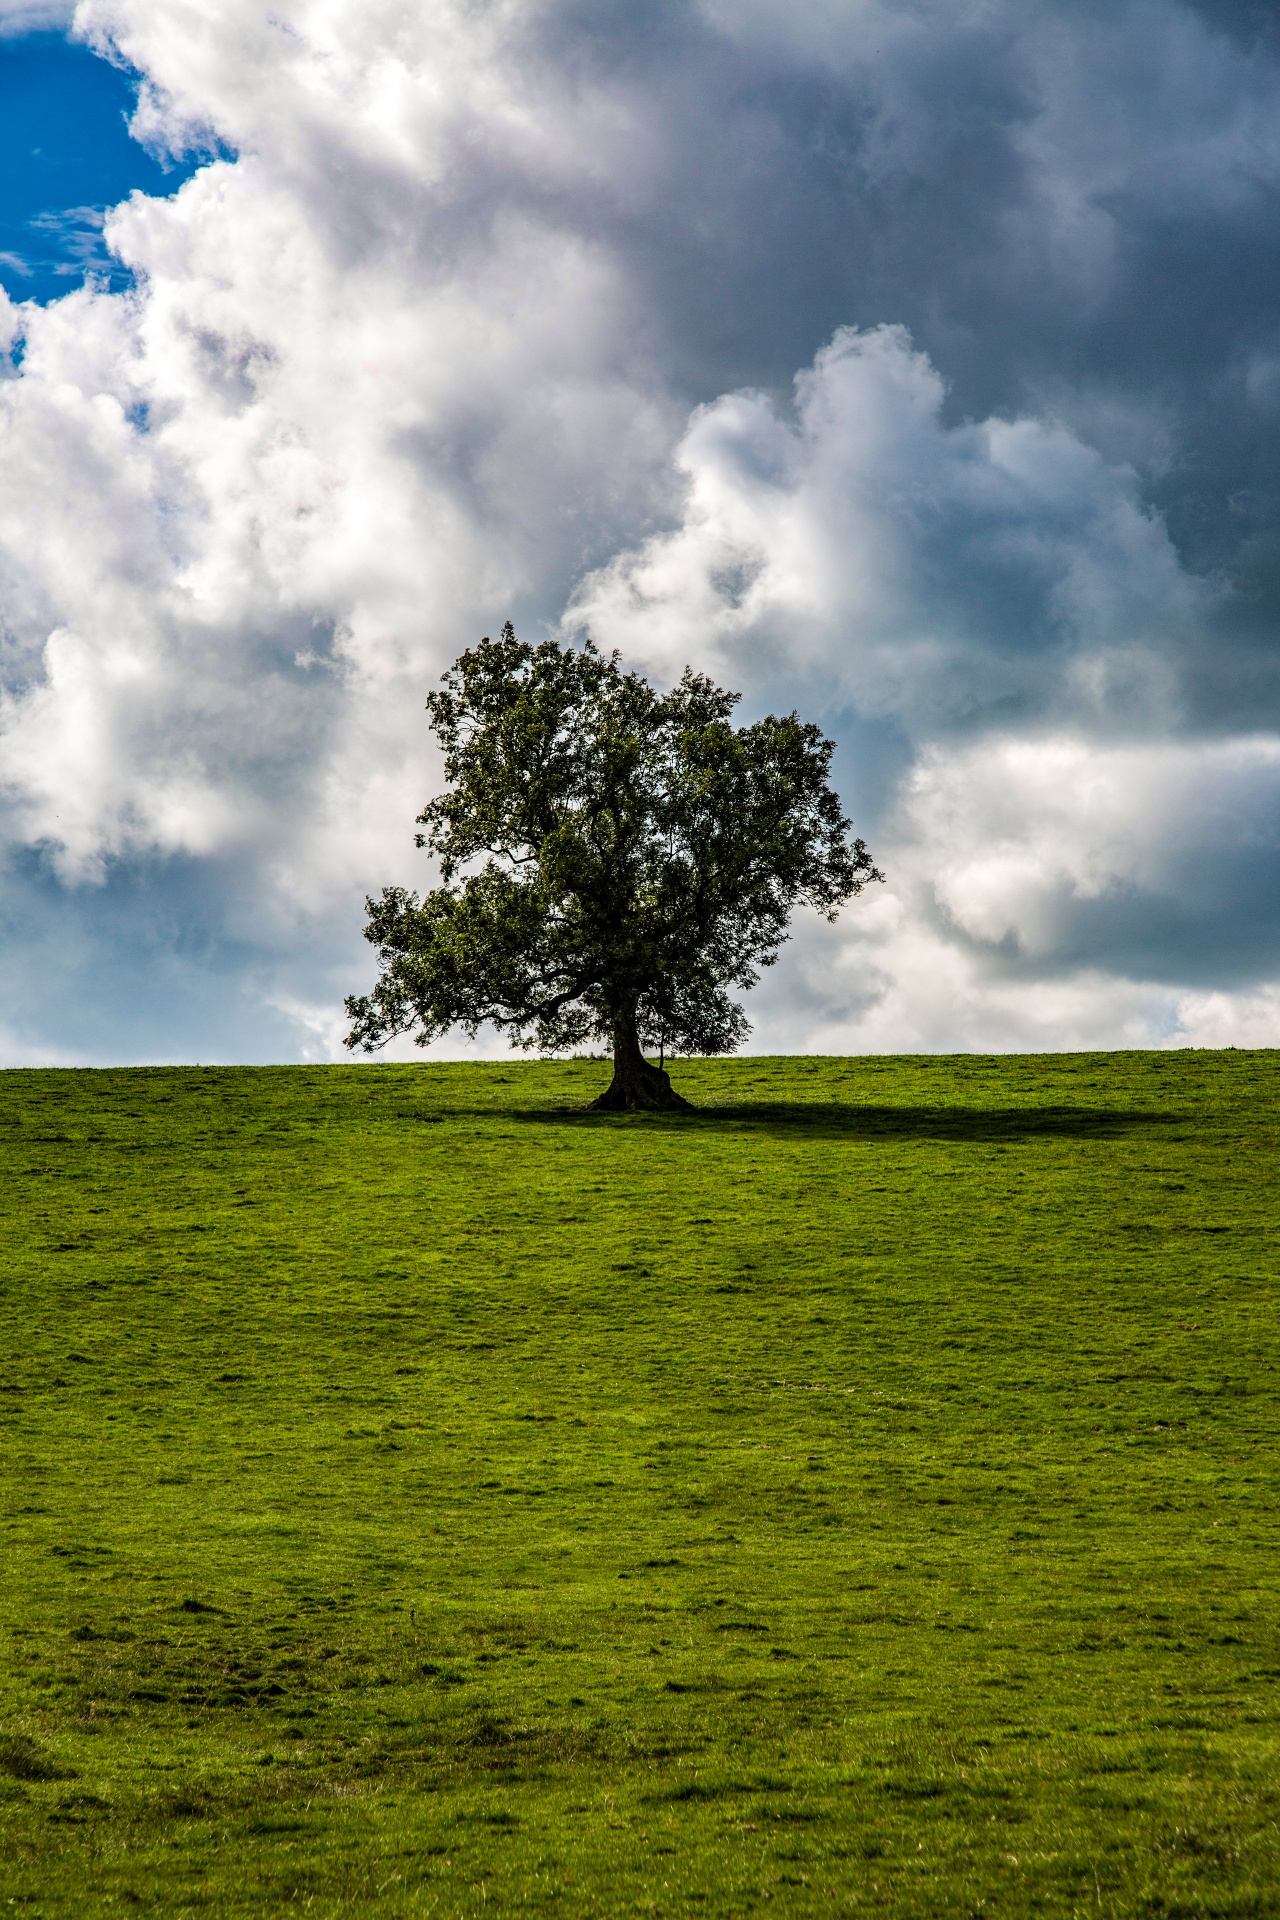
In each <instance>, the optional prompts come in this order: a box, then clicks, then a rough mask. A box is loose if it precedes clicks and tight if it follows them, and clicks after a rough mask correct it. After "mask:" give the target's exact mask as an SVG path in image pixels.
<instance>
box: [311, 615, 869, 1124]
mask: <svg viewBox="0 0 1280 1920" xmlns="http://www.w3.org/2000/svg"><path fill="white" fill-rule="evenodd" d="M739 697H740V696H739V695H737V694H736V693H727V692H725V691H724V690H723V689H722V688H720V687H717V686H716V685H715V684H714V683H713V682H712V681H711V680H709V679H708V678H707V677H706V676H705V675H704V674H699V673H693V672H692V671H690V670H688V669H686V671H685V673H684V675H683V676H682V678H681V679H680V681H679V683H678V684H677V685H676V686H674V687H673V688H672V689H671V690H670V691H669V692H667V693H660V692H658V691H656V690H655V689H654V688H653V687H651V686H650V685H649V684H648V682H647V681H646V680H644V679H643V678H642V677H641V676H640V675H639V674H636V673H629V672H626V671H624V670H623V668H622V667H621V666H620V665H619V662H618V656H617V655H616V654H613V655H611V656H606V655H603V654H601V653H599V652H598V651H597V650H596V649H595V648H594V647H593V646H592V645H591V644H590V643H588V644H587V645H586V646H585V647H584V648H583V649H582V650H580V651H578V650H575V649H571V648H567V647H562V646H559V645H557V644H556V643H555V642H554V641H544V642H543V643H542V644H540V645H538V646H528V645H526V644H525V643H524V642H522V641H520V640H518V639H517V638H516V635H515V633H514V631H513V629H512V627H511V625H510V623H508V624H507V625H506V626H505V627H504V628H503V631H502V635H501V637H500V638H499V639H498V640H491V639H488V638H486V639H484V640H482V641H481V642H480V644H479V646H477V647H473V648H471V649H469V650H468V651H467V652H466V653H464V654H463V655H462V657H461V659H459V660H458V661H457V662H456V664H455V665H454V666H453V667H452V668H451V669H450V670H449V671H448V672H447V673H446V674H445V675H444V676H443V681H442V685H441V688H440V690H439V691H438V692H435V693H433V694H431V696H430V697H429V699H428V701H427V710H428V712H429V714H430V716H431V726H432V729H433V731H434V732H435V734H436V736H437V738H438V739H439V741H440V743H441V746H442V747H443V749H444V770H445V780H446V789H445V791H444V792H443V793H442V794H440V795H439V797H438V798H437V799H435V800H432V801H431V802H430V803H429V804H428V805H427V807H426V808H425V809H424V811H423V812H422V813H421V814H420V815H419V816H418V825H419V827H420V828H421V829H422V831H421V832H419V833H418V835H417V836H416V839H417V845H418V846H419V847H425V848H427V849H428V850H429V851H430V852H431V853H433V854H434V855H435V857H436V859H437V862H438V865H439V874H440V881H441V884H440V885H439V886H438V887H436V888H435V889H434V890H433V891H431V892H429V893H427V894H425V895H424V896H423V897H422V898H421V899H419V897H418V895H417V894H415V893H412V892H409V891H408V890H406V889H405V888H403V887H388V888H386V889H384V891H383V893H382V896H381V898H380V899H377V900H373V899H370V900H368V901H367V902H366V905H367V909H368V916H369V917H368V924H367V926H366V928H365V938H366V939H367V940H369V941H370V942H371V943H372V944H373V945H374V946H376V947H377V949H378V959H379V966H380V973H379V979H378V982H377V985H376V986H375V988H374V990H373V992H372V993H370V994H367V995H361V996H359V997H354V996H353V997H352V998H350V999H348V1001H347V1012H348V1014H349V1015H350V1018H351V1022H352V1025H351V1031H350V1033H349V1034H348V1036H347V1042H346V1044H347V1045H348V1046H349V1047H352V1048H355V1047H361V1048H364V1049H365V1050H366V1051H372V1050H373V1049H374V1048H375V1047H378V1046H381V1045H383V1044H384V1043H385V1042H386V1041H387V1040H389V1039H391V1038H392V1037H393V1036H394V1035H397V1034H402V1033H410V1032H412V1033H413V1034H414V1035H415V1038H416V1039H417V1041H418V1043H419V1044H420V1045H425V1044H426V1042H427V1041H428V1040H431V1039H433V1038H435V1037H437V1036H439V1035H442V1034H444V1033H446V1032H447V1031H449V1029H451V1028H454V1027H457V1028H461V1029H462V1030H463V1031H464V1032H467V1033H471V1034H474V1033H475V1032H476V1031H477V1030H478V1029H479V1028H480V1027H481V1026H484V1025H488V1024H491V1025H493V1026H495V1027H498V1028H499V1029H501V1030H503V1031H505V1032H506V1033H507V1034H508V1035H509V1036H510V1037H511V1041H512V1044H513V1045H516V1046H523V1047H529V1048H537V1049H538V1051H539V1052H544V1053H553V1052H559V1051H561V1050H563V1049H565V1048H567V1047H573V1046H579V1045H581V1044H583V1043H584V1042H591V1041H595V1042H599V1041H604V1042H605V1043H606V1044H607V1045H608V1046H609V1047H610V1048H611V1049H612V1052H613V1060H614V1077H613V1083H612V1085H611V1086H610V1087H609V1089H608V1091H607V1092H605V1093H603V1094H602V1095H601V1096H600V1098H599V1099H598V1100H597V1101H595V1102H594V1103H593V1104H594V1105H595V1106H596V1107H600V1108H634V1107H653V1108H661V1107H677V1106H684V1105H686V1104H687V1103H686V1102H685V1101H683V1100H682V1099H681V1098H680V1096H679V1095H678V1094H676V1093H675V1092H674V1091H673V1089H672V1087H671V1084H670V1079H669V1076H668V1075H667V1073H666V1072H665V1070H664V1069H663V1068H662V1067H654V1066H652V1065H651V1064H650V1063H649V1062H648V1061H647V1060H646V1059H645V1057H644V1054H645V1051H646V1050H653V1049H662V1050H663V1051H665V1052H671V1053H698V1054H705V1053H729V1052H732V1051H733V1050H734V1049H735V1048H736V1047H737V1046H738V1045H739V1044H740V1043H741V1041H742V1040H743V1039H744V1038H745V1036H746V1034H747V1033H748V1032H749V1031H750V1028H749V1024H748V1022H747V1019H746V1016H745V1014H744V1013H743V1010H742V1008H741V1006H739V1005H738V1004H737V1002H736V1001H735V1000H733V999H732V998H731V997H730V993H729V991H728V990H729V989H730V988H737V989H739V990H741V989H745V988H748V987H750V986H752V985H753V984H754V983H755V981H756V980H757V978H758V977H759V969H760V968H761V967H767V966H772V964H773V963H774V961H775V960H776V958H777V955H778V950H779V948H780V946H781V945H782V942H783V941H784V940H785V939H786V937H787V925H788V921H789V919H790V917H791V914H792V912H793V911H794V910H795V908H796V907H798V906H803V905H807V906H811V907H814V908H816V909H817V911H818V912H819V913H822V914H824V915H825V916H826V918H827V919H829V920H834V919H835V917H836V913H837V910H838V909H839V907H840V906H841V905H843V904H844V903H845V902H846V901H848V900H850V899H852V898H853V897H854V895H855V894H857V893H859V892H861V890H862V888H863V887H864V886H865V885H866V884H867V882H868V881H870V880H879V879H881V878H882V875H881V874H880V873H878V872H877V870H876V868H875V867H874V866H873V864H872V860H871V856H870V854H869V853H868V852H867V849H866V847H865V846H864V844H863V842H862V841H861V840H856V839H850V837H849V834H850V823H849V821H848V820H846V818H845V816H844V813H843V811H842V808H841V805H840V801H839V798H838V797H837V795H836V794H835V793H834V792H833V791H832V789H831V787H830V785H829V784H828V774H829V771H830V765H831V755H832V751H833V743H832V742H831V741H830V740H828V739H826V738H824V736H823V735H822V733H821V732H820V731H819V729H818V728H817V727H816V726H813V725H812V724H810V723H807V722H805V721H802V720H800V719H799V718H798V716H797V715H796V714H794V713H791V714H787V715H784V716H783V717H782V718H778V717H777V716H776V715H773V714H770V715H769V716H768V717H767V718H766V719H763V720H758V721H756V722H755V723H754V724H753V725H752V726H746V727H735V726H733V725H732V723H731V718H730V716H731V715H732V713H733V709H734V707H735V706H736V705H737V702H738V699H739Z"/></svg>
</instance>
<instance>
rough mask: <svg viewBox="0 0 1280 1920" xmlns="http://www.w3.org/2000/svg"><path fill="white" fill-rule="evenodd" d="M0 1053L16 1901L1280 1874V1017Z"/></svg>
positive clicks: (926, 1887) (1263, 1890)
mask: <svg viewBox="0 0 1280 1920" xmlns="http://www.w3.org/2000/svg"><path fill="white" fill-rule="evenodd" d="M675 1077H676V1084H677V1086H678V1087H679V1088H680V1089H681V1090H682V1091H684V1092H686V1093H688V1094H689V1095H690V1096H691V1097H692V1098H693V1099H695V1100H696V1101H697V1102H698V1104H699V1107H700V1109H701V1110H700V1111H699V1112H698V1113H697V1114H695V1115H693V1116H689V1117H684V1116H679V1117H676V1116H664V1117H658V1118H654V1117H635V1118H631V1117H620V1118H615V1117H604V1116H596V1115H586V1114H583V1113H582V1112H581V1111H580V1108H581V1106H582V1103H583V1102H584V1101H585V1100H586V1099H588V1098H589V1097H590V1096H591V1094H592V1093H594V1092H596V1091H598V1090H599V1088H600V1087H601V1086H602V1085H603V1084H604V1081H605V1079H607V1069H605V1068H603V1067H601V1066H598V1065H592V1064H590V1063H573V1064H556V1063H552V1064H530V1063H517V1064H511V1065H505V1064H495V1065H492V1066H489V1065H467V1066H453V1065H442V1066H434V1065H423V1066H408V1067H401V1066H360V1067H350V1068H345V1067H327V1068H316V1069H305V1068H280V1069H261V1070H259V1069H212V1070H198V1069H192V1070H148V1071H127V1072H126V1071H121V1072H104V1073H72V1072H53V1071H51V1072H11V1073H7V1074H4V1075H0V1162H2V1164H3V1166H4V1168H5V1175H4V1262H3V1279H2V1282H0V1286H2V1292H0V1311H2V1312H3V1358H2V1361H0V1388H2V1389H3V1391H2V1392H0V1421H2V1423H3V1424H2V1425H0V1474H2V1476H3V1489H2V1492H3V1501H2V1511H3V1534H2V1535H0V1537H2V1538H3V1543H4V1561H3V1567H4V1577H3V1582H2V1583H0V1688H2V1694H0V1769H2V1771H0V1836H2V1837H0V1913H4V1912H8V1911H10V1910H12V1911H13V1912H14V1913H15V1914H21V1915H26V1916H38V1915H41V1914H43V1915H47V1916H52V1915H59V1916H61V1915H82V1914H83V1915H87V1914H100V1913H107V1912H112V1913H125V1912H138V1913H149V1914H155V1915H165V1916H178V1915H199V1916H203V1915H209V1916H224V1915H225V1916H242V1915H243V1916H248V1915H261V1914H265V1913H274V1912H276V1911H280V1912H293V1911H295V1910H296V1911H297V1912H298V1913H300V1914H301V1913H306V1914H309V1915H312V1916H315V1917H316V1920H321V1917H322V1916H326V1915H329V1914H337V1913H349V1912H363V1911H367V1912H369V1913H371V1914H375V1913H376V1914H378V1915H389V1916H395V1915H400V1914H413V1915H419V1914H421V1915H429V1914H430V1915H440V1916H449V1915H464V1914H465V1915H478V1914H482V1913H486V1914H504V1913H525V1912H538V1913H545V1914H551V1915H557V1916H559V1915H565V1916H577V1915H587V1914H592V1915H613V1914H627V1913H641V1914H669V1915H676V1914H680V1915H684V1914H697V1915H705V1916H712V1915H736V1914H746V1913H751V1912H754V1911H757V1910H759V1909H764V1908H767V1909H768V1910H769V1911H772V1912H776V1913H780V1914H787V1915H792V1914H794V1915H817V1914H824V1915H825V1914H836V1913H845V1912H850V1911H868V1912H876V1913H881V1914H885V1915H894V1916H903V1920H907V1917H908V1916H910V1917H911V1920H915V1917H916V1916H925V1915H948V1916H949V1915H966V1916H967V1915H974V1916H978V1915H981V1916H991V1915H1023V1914H1028V1915H1029V1914H1041V1915H1068V1914H1074V1915H1082V1916H1083V1915H1089V1916H1108V1915H1128V1914H1136V1915H1146V1916H1153V1917H1154V1916H1159V1920H1171V1917H1172V1916H1176V1915H1196V1916H1200V1915H1206V1916H1207V1915H1219V1916H1233V1917H1235V1920H1238V1917H1240V1916H1246V1915H1262V1914H1267V1915H1271V1914H1280V1834H1278V1832H1277V1814H1278V1812H1280V1766H1278V1764H1277V1762H1278V1759H1280V1755H1278V1752H1277V1717H1276V1698H1277V1680H1278V1679H1280V1644H1278V1642H1277V1624H1278V1620H1280V1608H1278V1606H1277V1588H1278V1585H1280V1561H1278V1559H1277V1544H1278V1538H1277V1536H1278V1531H1280V1530H1278V1528H1277V1508H1276V1480H1277V1475H1276V1468H1277V1452H1276V1444H1275V1442H1276V1426H1277V1405H1276V1397H1275V1395H1276V1386H1277V1371H1276V1369H1277V1357H1278V1356H1280V1330H1278V1328H1277V1314H1276V1272H1277V1236H1278V1227H1280V1222H1278V1219H1277V1209H1276V1201H1277V1186H1278V1180H1277V1150H1278V1148H1280V1055H1277V1054H1274V1053H1173V1054H1111V1055H1089V1056H1081V1055H1077V1056H1061V1055H1058V1056H1043V1057H1037V1058H1029V1059H1017V1058H1000V1059H980V1058H963V1059H932V1058H926V1059H896V1060H876V1059H857V1060H817V1059H814V1060H800V1059H795V1060H783V1059H773V1060H769V1059H764V1060H761V1059H744V1060H738V1061H732V1062H721V1063H690V1064H682V1065H681V1066H679V1067H678V1068H677V1070H676V1075H675Z"/></svg>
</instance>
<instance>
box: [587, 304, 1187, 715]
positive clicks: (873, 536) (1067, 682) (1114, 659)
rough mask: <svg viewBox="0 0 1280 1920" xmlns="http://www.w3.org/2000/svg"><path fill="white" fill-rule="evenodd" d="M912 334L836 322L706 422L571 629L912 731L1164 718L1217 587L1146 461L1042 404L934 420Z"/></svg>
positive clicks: (711, 411) (926, 371) (938, 415)
mask: <svg viewBox="0 0 1280 1920" xmlns="http://www.w3.org/2000/svg"><path fill="white" fill-rule="evenodd" d="M944 397H945V395H944V387H943V383H942V381H941V379H940V378H939V376H938V374H937V372H936V371H935V369H934V368H933V367H932V366H931V365H930V364H929V362H928V361H927V360H926V359H925V357H924V356H923V355H922V354H920V353H917V352H915V351H914V350H913V348H912V345H911V342H910V340H909V338H908V337H907V335H906V334H905V332H904V331H903V330H902V329H901V328H897V327H879V328H876V329H874V330H872V331H871V332H868V333H856V332H854V331H852V330H850V329H844V330H842V331H841V332H840V333H838V334H837V335H836V337H835V339H834V340H833V341H832V343H831V344H830V345H829V346H828V347H826V348H824V349H823V350H822V352H820V353H819V355H818V356H817V359H816V360H815V362H814V364H813V366H812V368H810V369H808V370H806V371H805V372H803V373H802V374H800V376H799V377H798V378H797V380H796V383H795V406H794V418H793V419H788V418H785V417H784V415H783V411H782V409H781V407H780V406H779V405H777V404H776V403H774V402H773V401H771V400H770V399H769V398H768V397H767V396H765V395H763V394H759V393H750V392H748V393H739V394H732V395H728V396H726V397H725V398H724V399H722V400H718V401H716V402H715V403H714V404H712V405H711V406H708V407H705V408H703V409H701V410H700V411H699V413H698V414H697V415H696V416H695V417H694V420H693V422H692V423H691V425H690V428H689V431H688V432H687V434H686V435H685V437H684V439H683V441H682V442H681V444H680V446H679V449H678V450H677V453H676V456H675V461H676V466H677V468H678V469H679V471H680V473H681V474H682V475H683V476H684V479H685V484H686V500H685V506H684V512H683V516H682V518H681V521H680V524H679V526H678V527H676V528H675V529H673V530H671V531H667V532H663V533H659V534H655V535H653V536H651V537H650V538H649V540H647V541H646V542H645V543H644V545H643V546H642V547H641V548H640V549H639V550H638V551H635V552H631V553H624V554H622V555H619V556H617V557H616V558H615V559H614V560H613V561H611V562H610V564H609V565H608V566H607V567H605V568H603V569H601V570H599V571H598V572H596V573H595V574H593V575H591V576H590V577H589V578H588V579H586V580H585V581H584V582H583V584H582V585H581V587H580V588H579V590H578V593H577V595H576V597H575V600H574V603H573V607H572V609H571V615H570V619H571V622H572V623H574V624H577V625H580V626H582V627H584V628H586V629H587V630H589V631H591V632H592V633H593V634H595V635H596V636H597V638H599V639H602V640H607V641H611V642H612V641H616V642H618V643H619V644H622V645H623V646H625V648H626V650H627V651H628V652H629V653H630V654H632V655H634V656H635V657H637V658H640V659H644V660H646V661H648V662H650V663H652V664H654V665H656V666H659V667H661V668H662V669H664V670H665V671H667V672H668V673H670V672H672V671H677V670H678V666H679V663H680V662H681V661H682V660H684V659H685V658H687V657H690V656H691V655H697V656H698V657H700V658H705V659H708V660H709V662H711V663H713V664H714V665H715V666H716V667H717V669H719V670H724V669H725V668H726V667H728V665H729V664H730V662H732V663H733V665H734V666H735V667H737V666H740V665H742V664H744V663H748V662H749V663H750V666H751V668H752V670H753V671H754V673H755V674H756V675H757V676H760V677H764V678H767V679H768V680H769V681H770V682H773V681H779V682H780V681H782V680H784V679H788V678H794V677H795V676H796V675H797V674H803V675H805V676H806V677H807V678H808V680H809V681H810V683H811V686H812V687H813V689H814V690H815V691H817V690H821V691H822V692H823V693H824V694H825V698H826V703H827V704H828V706H830V707H837V708H838V706H839V705H841V704H844V705H852V706H857V707H859V708H861V709H862V710H863V711H868V712H872V713H876V714H882V715H886V716H892V717H894V718H896V719H898V720H899V721H900V723H901V724H902V725H903V727H904V728H905V729H907V730H908V731H909V732H911V733H913V734H915V735H917V736H919V735H920V734H921V733H925V734H927V733H929V732H931V731H935V730H937V729H939V728H942V729H947V728H953V727H957V726H974V725H982V724H990V722H991V721H992V719H993V718H995V717H996V716H1000V717H1001V718H1003V719H1005V720H1006V721H1007V720H1008V719H1009V718H1010V717H1011V716H1012V715H1014V714H1015V713H1016V714H1018V715H1020V716H1021V717H1023V718H1024V719H1026V718H1033V717H1036V716H1040V715H1042V714H1044V713H1045V712H1046V711H1048V712H1054V713H1064V712H1073V713H1085V714H1087V715H1088V716H1089V718H1090V719H1093V720H1096V721H1097V722H1098V723H1099V724H1102V725H1105V726H1114V725H1116V724H1123V723H1126V722H1127V723H1129V724H1133V723H1134V722H1135V721H1136V722H1137V723H1138V724H1151V723H1152V722H1155V723H1157V724H1166V723H1168V721H1169V720H1171V719H1172V718H1173V717H1174V715H1175V712H1176V707H1177V702H1178V686H1177V662H1178V656H1179V653H1180V652H1181V651H1182V649H1183V648H1184V646H1185V645H1186V643H1187V642H1188V640H1189V639H1190V638H1191V637H1192V636H1194V635H1195V634H1196V633H1197V632H1198V631H1199V630H1200V629H1201V628H1202V627H1203V625H1204V622H1205V617H1206V615H1207V613H1208V612H1209V610H1210V609H1211V606H1212V599H1213V596H1212V593H1211V592H1210V591H1209V590H1208V589H1207V588H1206V586H1205V585H1204V583H1202V582H1200V581H1197V580H1195V579H1193V578H1191V577H1190V576H1188V574H1187V573H1186V572H1185V571H1184V570H1183V568H1182V567H1181V566H1180V565H1179V562H1178V558H1177V555H1176V554H1175V552H1174V550H1173V548H1172V545H1171V543H1170V541H1169V538H1168V535H1167V533H1166V531H1165V528H1164V526H1163V525H1162V523H1161V521H1160V520H1159V518H1158V516H1156V515H1154V514H1153V513H1151V512H1150V511H1149V509H1147V508H1146V507H1145V506H1144V504H1143V502H1142V500H1141V497H1140V494H1139V489H1138V485H1137V481H1136V478H1135V475H1134V474H1133V472H1132V470H1129V469H1126V468H1116V467H1113V466H1109V465H1108V464H1107V463H1106V462H1105V461H1104V460H1103V459H1102V457H1101V456H1100V455H1099V454H1098V453H1097V452H1096V451H1095V450H1094V449H1093V448H1091V447H1089V446H1088V445H1086V444H1085V443H1084V442H1083V441H1082V440H1081V439H1080V438H1079V437H1078V436H1077V435H1075V434H1074V433H1072V432H1071V431H1070V430H1069V429H1067V428H1065V427H1063V426H1061V425H1060V424H1058V423H1055V422H1053V421H1051V420H1050V421H1045V420H1038V419H1034V418H1026V417H1023V418H1020V419H1012V420H1010V419H1001V418H999V417H995V418H991V419H987V420H984V421H980V422H968V423H964V424H961V425H956V426H947V425H945V424H944V422H943V420H942V408H943V402H944Z"/></svg>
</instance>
